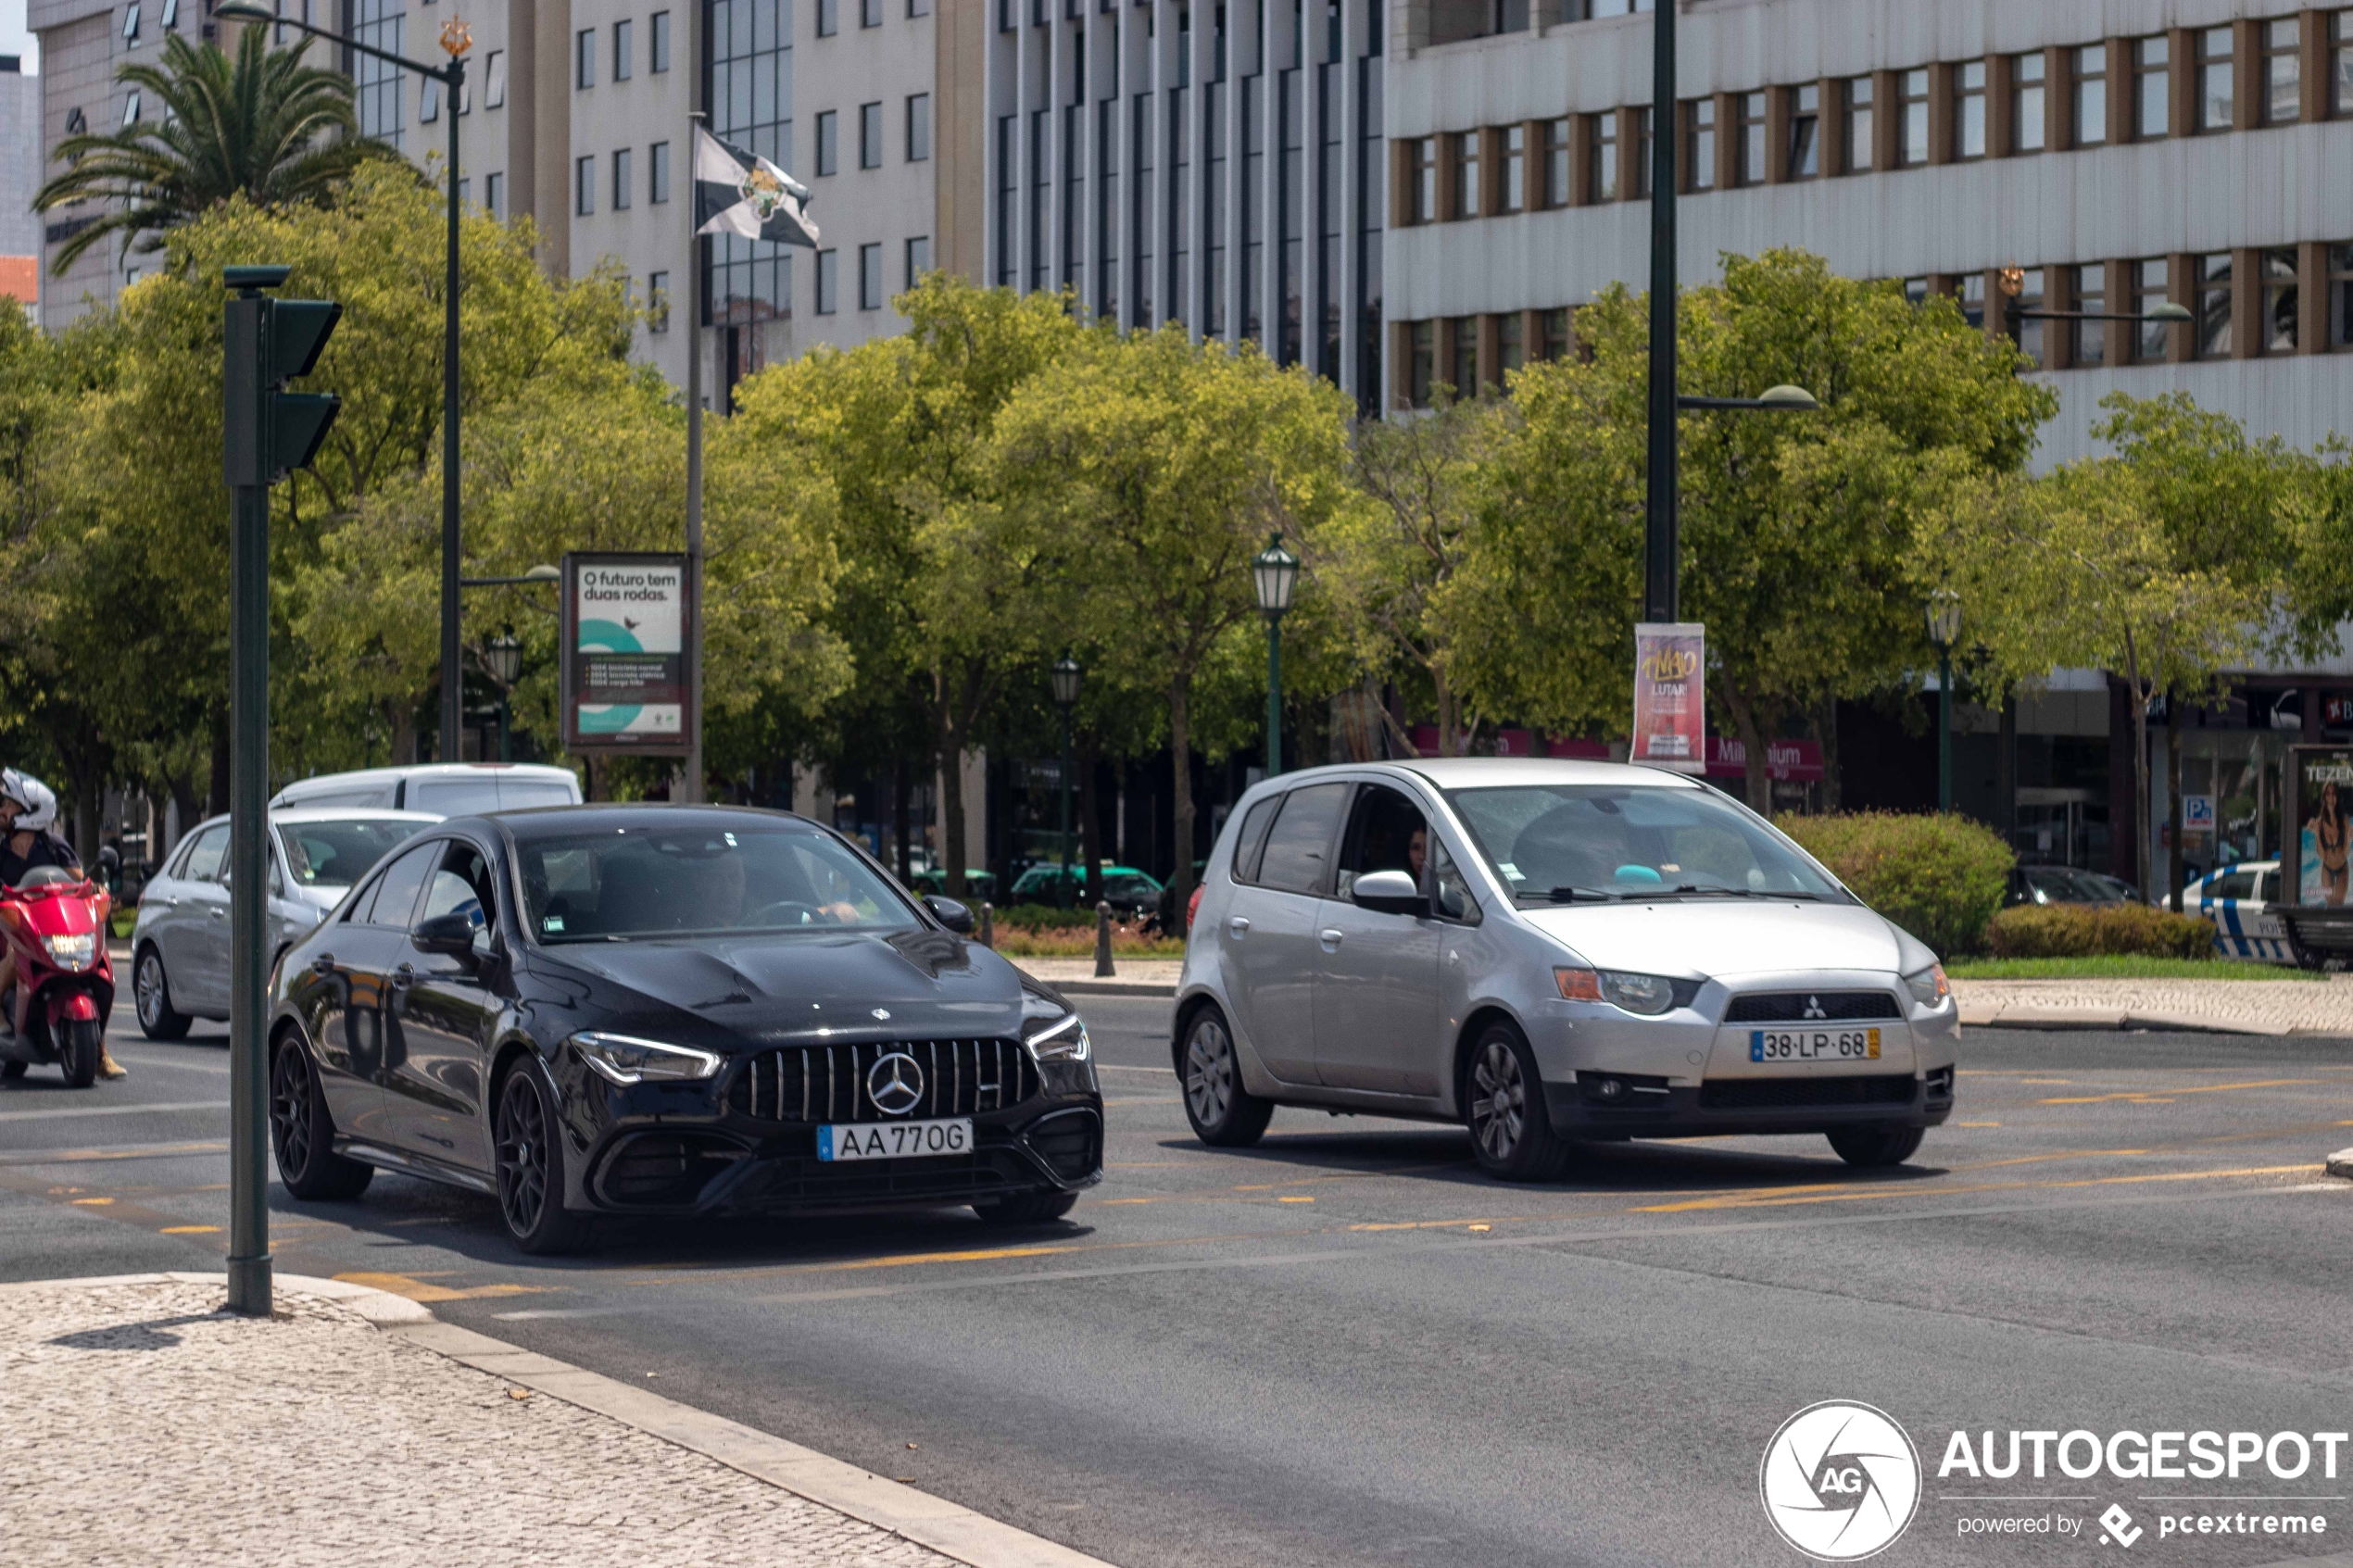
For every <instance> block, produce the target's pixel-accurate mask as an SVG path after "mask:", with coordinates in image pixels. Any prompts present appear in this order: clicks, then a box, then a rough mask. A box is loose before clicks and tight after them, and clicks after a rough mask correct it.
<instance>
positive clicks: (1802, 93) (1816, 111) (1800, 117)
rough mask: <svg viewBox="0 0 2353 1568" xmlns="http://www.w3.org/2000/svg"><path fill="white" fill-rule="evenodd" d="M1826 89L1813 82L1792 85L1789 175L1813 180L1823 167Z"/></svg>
mask: <svg viewBox="0 0 2353 1568" xmlns="http://www.w3.org/2000/svg"><path fill="white" fill-rule="evenodd" d="M1821 130H1822V90H1821V88H1820V87H1819V86H1818V85H1816V84H1815V83H1813V82H1807V83H1806V85H1804V86H1803V87H1793V88H1791V89H1789V165H1788V168H1787V169H1786V171H1785V172H1786V174H1787V177H1788V178H1790V179H1792V180H1811V179H1813V178H1814V176H1816V175H1817V174H1819V173H1820V172H1821V171H1822V149H1821Z"/></svg>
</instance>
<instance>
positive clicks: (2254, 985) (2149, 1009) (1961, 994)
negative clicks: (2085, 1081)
mask: <svg viewBox="0 0 2353 1568" xmlns="http://www.w3.org/2000/svg"><path fill="white" fill-rule="evenodd" d="M1953 996H1954V997H1955V998H1956V999H1957V1001H1959V1003H1960V1005H1961V1022H1962V1023H1963V1024H1964V1025H1967V1024H1971V1023H1978V1024H1985V1025H1988V1026H1990V1027H1994V1028H1999V1029H2208V1030H2215V1031H2219V1032H2221V1033H2225V1034H2233V1035H2353V974H2333V975H2330V976H2328V977H2327V978H2326V979H2324V980H2319V981H2313V980H1956V981H1954V982H1953Z"/></svg>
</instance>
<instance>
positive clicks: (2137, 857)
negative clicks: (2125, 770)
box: [2133, 679, 2149, 903]
mask: <svg viewBox="0 0 2353 1568" xmlns="http://www.w3.org/2000/svg"><path fill="white" fill-rule="evenodd" d="M2133 881H2135V882H2137V883H2138V884H2140V887H2141V901H2142V902H2143V903H2146V902H2148V898H2149V699H2148V695H2147V694H2146V693H2145V692H2144V691H2142V689H2141V683H2140V682H2139V680H2137V679H2135V680H2134V681H2133Z"/></svg>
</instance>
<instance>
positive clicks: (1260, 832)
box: [1234, 795, 1283, 882]
mask: <svg viewBox="0 0 2353 1568" xmlns="http://www.w3.org/2000/svg"><path fill="white" fill-rule="evenodd" d="M1282 803H1283V797H1281V796H1279V795H1270V796H1268V797H1266V798H1265V799H1264V800H1262V801H1260V802H1259V803H1258V804H1257V805H1255V806H1253V807H1252V808H1251V809H1250V811H1249V813H1248V814H1247V815H1245V816H1244V817H1243V818H1242V831H1241V832H1240V834H1238V835H1237V836H1236V837H1235V840H1234V880H1235V881H1236V882H1256V881H1257V880H1258V857H1259V854H1260V852H1261V851H1263V850H1264V849H1265V847H1266V824H1267V823H1268V822H1273V821H1274V820H1275V808H1276V807H1277V806H1280V805H1281V804H1282Z"/></svg>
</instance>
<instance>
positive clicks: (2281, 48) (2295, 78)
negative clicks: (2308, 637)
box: [2262, 17, 2304, 125]
mask: <svg viewBox="0 0 2353 1568" xmlns="http://www.w3.org/2000/svg"><path fill="white" fill-rule="evenodd" d="M2302 31H2303V30H2302V27H2301V24H2299V23H2298V22H2297V21H2296V19H2295V18H2294V17H2284V18H2282V19H2280V20H2278V21H2270V22H2265V23H2263V34H2262V36H2263V123H2264V124H2266V125H2293V124H2295V123H2296V121H2297V120H2299V119H2303V118H2304V50H2303V40H2302V38H2301V37H2300V36H2299V35H2300V33H2301V32H2302Z"/></svg>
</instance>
